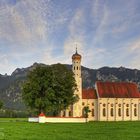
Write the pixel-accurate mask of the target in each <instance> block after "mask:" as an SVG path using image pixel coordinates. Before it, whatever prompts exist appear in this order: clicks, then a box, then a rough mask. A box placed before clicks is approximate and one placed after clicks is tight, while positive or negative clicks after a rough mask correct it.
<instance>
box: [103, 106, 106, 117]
mask: <svg viewBox="0 0 140 140" xmlns="http://www.w3.org/2000/svg"><path fill="white" fill-rule="evenodd" d="M103 116H104V117H105V116H106V110H105V108H103Z"/></svg>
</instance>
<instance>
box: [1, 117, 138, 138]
mask: <svg viewBox="0 0 140 140" xmlns="http://www.w3.org/2000/svg"><path fill="white" fill-rule="evenodd" d="M0 120H2V119H0ZM4 120H6V119H4ZM8 120H10V119H8ZM26 120H27V119H23V121H26ZM0 135H1V136H0V139H5V140H20V139H22V140H28V139H29V140H132V139H134V140H139V139H140V122H90V123H84V124H82V123H60V124H53V123H48V124H47V123H46V124H39V123H28V122H22V120H21V122H20V121H15V122H11V121H9V122H0Z"/></svg>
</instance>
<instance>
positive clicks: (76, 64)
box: [72, 48, 82, 117]
mask: <svg viewBox="0 0 140 140" xmlns="http://www.w3.org/2000/svg"><path fill="white" fill-rule="evenodd" d="M81 58H82V57H81V55H80V54H78V52H77V48H76V52H75V54H73V55H72V71H73V73H74V78H75V81H76V84H77V90H75V92H74V94H75V95H78V97H79V101H78V102H76V103H75V104H74V105H73V117H81V116H82V111H81V110H82V77H81Z"/></svg>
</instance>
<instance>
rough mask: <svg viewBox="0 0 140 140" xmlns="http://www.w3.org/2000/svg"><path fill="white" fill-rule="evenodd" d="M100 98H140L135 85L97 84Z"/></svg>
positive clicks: (124, 83)
mask: <svg viewBox="0 0 140 140" xmlns="http://www.w3.org/2000/svg"><path fill="white" fill-rule="evenodd" d="M96 86H97V90H98V95H99V97H100V98H140V93H139V90H138V88H137V85H136V84H135V83H128V82H96Z"/></svg>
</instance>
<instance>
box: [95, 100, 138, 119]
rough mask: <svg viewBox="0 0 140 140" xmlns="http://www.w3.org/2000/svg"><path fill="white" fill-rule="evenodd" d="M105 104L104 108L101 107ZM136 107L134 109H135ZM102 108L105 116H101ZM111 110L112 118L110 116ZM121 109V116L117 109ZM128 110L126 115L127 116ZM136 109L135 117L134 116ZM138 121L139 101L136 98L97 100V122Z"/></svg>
mask: <svg viewBox="0 0 140 140" xmlns="http://www.w3.org/2000/svg"><path fill="white" fill-rule="evenodd" d="M104 104H105V107H103V105H104ZM135 106H136V107H135ZM103 108H105V110H106V116H103ZM111 108H113V116H111ZM119 108H121V116H119V114H118V109H119ZM127 108H128V115H127V112H126V111H127ZM134 108H136V111H137V112H136V116H135V114H134ZM139 119H140V99H138V98H99V99H98V120H99V121H130V120H139Z"/></svg>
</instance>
